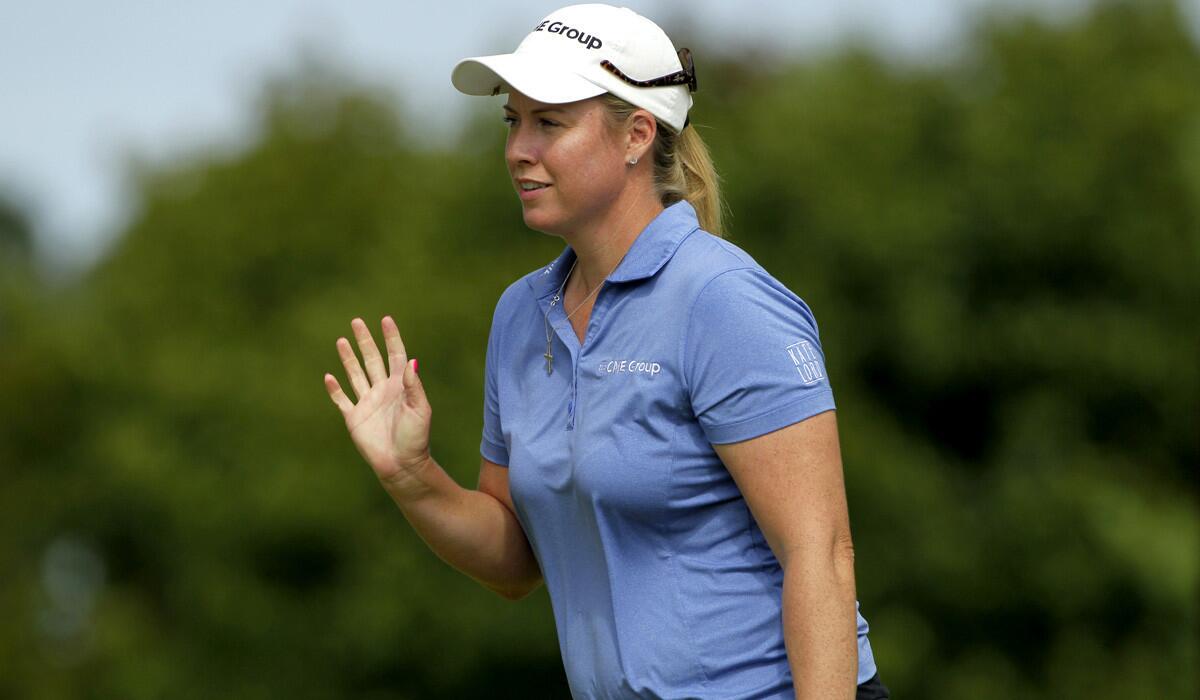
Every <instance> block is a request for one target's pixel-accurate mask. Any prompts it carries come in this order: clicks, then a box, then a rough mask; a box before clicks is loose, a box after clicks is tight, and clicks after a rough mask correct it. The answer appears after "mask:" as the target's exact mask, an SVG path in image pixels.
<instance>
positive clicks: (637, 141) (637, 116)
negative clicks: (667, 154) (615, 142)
mask: <svg viewBox="0 0 1200 700" xmlns="http://www.w3.org/2000/svg"><path fill="white" fill-rule="evenodd" d="M625 133H626V138H627V143H626V145H625V161H626V162H629V161H631V160H641V159H642V158H644V157H646V154H648V153H649V152H650V149H651V148H652V147H653V145H654V137H655V135H657V134H658V122H656V121H655V120H654V115H653V114H651V113H649V112H647V111H646V110H644V109H639V110H637V111H635V112H634V113H633V114H632V115H630V117H629V123H628V127H627V130H626V132H625Z"/></svg>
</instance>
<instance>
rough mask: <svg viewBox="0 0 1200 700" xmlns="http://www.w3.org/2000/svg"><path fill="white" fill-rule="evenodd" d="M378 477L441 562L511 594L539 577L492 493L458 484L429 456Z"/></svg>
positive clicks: (519, 532)
mask: <svg viewBox="0 0 1200 700" xmlns="http://www.w3.org/2000/svg"><path fill="white" fill-rule="evenodd" d="M380 483H381V484H382V485H383V487H384V490H385V491H387V492H388V495H390V496H391V497H392V500H393V501H394V502H395V503H396V505H397V506H398V507H399V508H400V512H402V513H403V514H404V517H405V518H406V519H408V522H409V523H410V524H411V525H412V527H413V529H414V530H416V531H417V534H418V535H419V536H420V537H421V539H422V540H424V541H425V543H426V544H427V545H429V548H430V549H432V550H433V552H434V553H435V554H437V555H438V557H440V558H441V559H442V560H443V561H445V562H446V563H447V564H449V565H451V566H453V567H454V568H456V569H458V570H459V571H461V572H463V573H464V574H466V575H467V576H470V577H471V578H473V579H475V580H476V581H478V582H479V583H481V584H483V585H484V586H486V587H488V588H490V589H492V590H493V591H496V592H497V593H499V594H500V595H502V596H504V597H506V598H510V599H514V600H515V599H517V598H520V597H522V596H524V595H526V594H527V593H529V592H530V591H532V590H533V589H535V588H536V587H537V585H538V583H540V581H541V570H540V569H539V567H538V564H537V559H535V558H534V556H533V552H532V551H531V550H530V548H529V541H528V540H527V539H526V537H525V531H524V530H523V529H522V528H521V524H520V522H518V521H517V518H516V516H515V515H513V513H512V511H510V510H509V509H508V507H507V506H506V505H504V504H503V503H501V502H500V501H499V500H497V499H496V498H495V497H493V496H491V495H489V494H487V493H484V492H482V491H477V490H473V489H467V488H463V487H462V486H460V485H459V484H458V483H457V482H455V481H454V479H453V478H451V477H450V475H449V474H447V473H446V471H445V470H444V469H442V467H441V466H440V465H438V463H437V462H436V461H434V460H433V459H432V458H430V459H429V460H428V461H427V462H426V464H425V465H424V466H423V467H422V468H421V469H420V470H419V471H416V472H415V473H413V474H411V475H410V476H408V477H406V478H405V479H403V480H399V481H393V482H382V481H381V482H380Z"/></svg>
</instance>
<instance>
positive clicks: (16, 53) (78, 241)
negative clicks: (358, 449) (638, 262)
mask: <svg viewBox="0 0 1200 700" xmlns="http://www.w3.org/2000/svg"><path fill="white" fill-rule="evenodd" d="M562 4H564V3H563V2H562V1H561V0H557V1H553V2H544V1H541V0H528V1H526V2H521V3H512V2H498V1H493V0H481V1H477V2H465V1H458V0H443V1H442V2H434V3H416V2H401V1H399V0H391V1H387V0H356V1H354V2H346V1H345V0H290V1H289V0H255V2H249V3H247V2H233V1H232V0H206V1H205V2H203V3H179V2H161V1H151V0H109V1H108V2H104V3H93V2H84V1H82V0H75V1H70V0H39V1H38V2H30V1H25V2H21V1H20V0H0V195H6V196H7V197H8V198H9V199H15V200H16V202H17V203H18V205H20V206H21V207H22V209H23V210H25V211H26V213H27V214H28V215H29V216H30V217H31V219H32V221H33V224H34V230H35V234H36V239H35V243H36V251H37V253H38V257H39V259H40V260H41V261H42V262H43V263H44V264H46V265H49V266H51V267H57V268H63V269H70V268H74V269H81V268H83V267H86V265H88V264H90V263H91V262H92V261H94V260H95V259H96V258H97V257H98V256H100V255H102V254H103V252H104V250H105V249H106V248H107V247H108V246H109V245H110V244H111V242H112V240H113V239H114V237H115V236H116V234H117V232H118V231H119V230H120V229H121V228H122V226H123V225H124V223H125V222H126V219H127V218H128V216H129V215H130V212H131V211H132V210H133V209H132V200H131V198H130V196H129V194H128V192H126V191H125V189H126V188H125V181H124V179H123V172H124V171H123V165H124V163H125V162H126V161H127V159H128V158H129V157H130V155H131V154H136V155H137V157H138V158H139V159H140V160H143V161H146V160H149V161H152V162H154V161H166V160H170V159H172V158H180V157H186V155H187V154H188V153H190V152H195V151H197V150H205V149H214V148H219V149H237V148H240V147H244V146H246V145H247V141H248V140H249V139H251V138H252V130H251V127H252V125H253V123H254V118H255V114H254V105H255V97H256V95H257V93H258V89H259V87H260V86H261V84H262V81H263V80H264V78H266V77H268V76H271V75H277V74H281V73H286V72H288V68H289V67H291V66H294V65H295V64H296V62H297V61H298V59H299V57H300V56H301V55H302V54H304V53H306V52H308V53H317V54H319V55H321V56H323V57H324V58H326V59H332V60H333V62H334V64H335V65H337V66H340V67H342V68H344V69H346V70H349V71H350V72H351V74H353V75H355V76H361V77H362V78H363V79H365V80H367V81H369V82H370V83H372V84H380V85H384V86H386V87H387V88H389V91H394V92H395V94H397V95H399V96H400V99H401V104H400V105H399V106H400V107H401V108H402V109H404V110H405V112H406V114H407V118H408V119H410V120H411V121H415V122H416V123H417V124H419V125H421V126H422V127H423V128H426V129H428V130H429V131H430V133H431V134H432V137H433V138H435V139H436V138H448V137H449V136H450V135H451V134H452V133H453V128H454V126H455V125H457V124H459V123H461V121H462V118H463V117H464V116H466V115H467V114H468V113H469V111H470V110H473V109H480V108H483V105H481V104H479V102H480V101H477V100H471V99H470V98H467V97H465V96H463V95H460V94H459V93H457V92H456V91H455V90H454V89H453V87H452V86H451V85H450V80H449V76H450V71H451V69H452V68H453V67H454V64H455V63H456V62H457V61H458V60H459V59H461V58H464V57H467V56H477V55H484V54H490V53H505V52H508V51H511V50H512V49H514V48H515V47H516V45H517V44H518V43H519V42H520V40H521V39H522V38H523V37H524V36H525V34H526V33H527V32H528V31H529V30H530V29H531V28H532V27H533V25H534V24H536V23H537V21H538V20H540V19H541V17H543V16H544V15H546V14H548V13H549V12H550V11H552V10H554V9H556V8H557V7H560V6H561V5H562ZM624 4H625V5H627V6H628V7H631V8H632V9H634V10H637V11H638V12H640V13H642V14H644V15H646V16H647V17H650V18H651V19H656V20H658V21H660V22H661V23H663V24H664V25H666V26H667V27H668V29H669V28H670V26H671V22H675V21H677V20H676V18H680V17H682V18H686V21H687V22H690V23H692V24H693V25H694V31H695V38H694V39H693V43H694V44H695V45H694V46H692V47H691V48H693V50H694V53H695V55H696V57H697V65H698V66H701V68H700V70H701V71H702V70H703V68H702V65H703V64H702V60H703V59H702V56H703V55H704V53H705V51H706V50H708V51H712V48H709V47H713V48H717V49H718V50H721V51H724V50H729V51H735V50H737V49H738V48H740V47H743V46H750V45H757V46H758V47H760V48H765V49H766V50H767V52H768V53H771V54H774V55H783V56H791V55H798V56H803V55H811V54H813V53H816V52H822V51H827V50H831V49H833V48H836V46H838V45H839V44H840V43H842V42H845V41H847V40H851V39H854V40H860V41H866V42H868V43H870V44H872V45H874V46H876V47H878V49H879V50H880V51H881V52H883V53H885V54H887V55H889V56H892V57H895V59H896V60H900V61H918V62H920V61H930V60H937V59H938V57H939V56H943V57H944V56H946V55H950V54H952V52H953V51H954V50H955V48H956V42H958V41H960V40H961V39H962V37H963V36H964V30H965V28H966V27H968V26H969V25H970V23H971V19H972V18H973V17H975V16H977V15H978V14H980V13H982V12H990V11H1001V12H1007V11H1013V10H1029V9H1033V10H1035V11H1038V12H1040V13H1042V14H1043V15H1046V16H1048V17H1051V18H1052V19H1065V18H1069V17H1070V16H1072V14H1074V13H1077V12H1079V11H1080V10H1081V9H1082V8H1084V7H1086V6H1087V0H791V1H790V2H785V1H781V0H774V1H766V0H741V1H740V2H728V1H726V2H717V1H715V0H689V2H687V3H680V2H667V1H664V0H645V1H639V0H628V1H627V2H625V3H624ZM1184 7H1185V9H1186V11H1187V12H1188V13H1189V17H1190V19H1191V21H1192V25H1193V27H1200V0H1184ZM1196 33H1197V35H1200V31H1197V32H1196Z"/></svg>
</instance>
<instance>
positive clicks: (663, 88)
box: [450, 4, 696, 131]
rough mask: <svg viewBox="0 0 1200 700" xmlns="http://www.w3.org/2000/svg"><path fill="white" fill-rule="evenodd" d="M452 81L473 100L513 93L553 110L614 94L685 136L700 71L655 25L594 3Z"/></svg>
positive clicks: (561, 13) (463, 64)
mask: <svg viewBox="0 0 1200 700" xmlns="http://www.w3.org/2000/svg"><path fill="white" fill-rule="evenodd" d="M685 64H686V65H685ZM450 81H451V82H453V83H454V87H456V88H458V90H459V91H460V92H464V93H466V94H468V95H498V94H500V93H504V92H508V91H509V89H510V88H511V89H513V90H516V91H518V92H521V93H523V94H525V95H528V96H529V97H531V98H533V99H534V100H537V101H538V102H546V103H550V104H561V103H564V102H575V101H576V100H584V99H587V98H589V97H595V96H597V95H602V94H604V93H606V92H610V93H612V94H614V95H616V96H617V97H620V98H621V99H623V100H625V101H626V102H629V103H630V104H632V105H635V106H637V107H641V108H643V109H645V110H646V111H648V112H650V113H651V114H653V115H654V116H655V117H657V118H658V119H659V120H661V121H662V122H664V123H666V124H669V125H670V126H671V127H672V128H674V129H675V130H676V131H681V130H683V127H684V126H685V125H686V124H687V121H688V110H689V109H691V107H692V95H691V93H692V91H694V90H695V89H696V70H695V67H694V66H693V65H692V60H691V52H690V51H688V50H687V49H682V50H680V51H678V52H676V51H675V46H674V45H673V44H672V43H671V40H670V39H669V38H668V37H667V35H666V33H665V32H663V30H662V29H660V28H659V26H658V25H657V24H655V23H654V22H651V21H650V20H648V19H646V18H645V17H643V16H641V15H639V14H638V13H636V12H634V11H633V10H630V9H628V8H625V7H613V6H612V5H600V4H589V5H571V6H570V7H564V8H562V9H559V10H555V11H554V12H552V13H550V14H549V15H548V16H547V17H546V18H545V19H544V20H542V21H541V22H539V23H538V25H537V26H536V27H534V28H533V31H532V32H530V33H529V35H528V36H526V37H525V39H524V40H523V41H522V42H521V44H520V46H518V47H517V50H516V51H513V52H512V53H506V54H498V55H495V56H477V57H475V58H465V59H463V60H461V61H459V62H458V65H456V66H454V72H453V73H451V75H450Z"/></svg>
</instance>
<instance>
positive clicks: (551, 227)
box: [521, 209, 563, 236]
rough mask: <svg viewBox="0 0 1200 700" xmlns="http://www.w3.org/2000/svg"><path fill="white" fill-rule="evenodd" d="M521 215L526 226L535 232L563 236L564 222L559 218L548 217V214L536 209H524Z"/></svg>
mask: <svg viewBox="0 0 1200 700" xmlns="http://www.w3.org/2000/svg"><path fill="white" fill-rule="evenodd" d="M521 215H522V217H523V218H524V219H525V225H526V226H528V227H529V228H531V229H533V230H534V231H539V232H541V233H545V234H547V235H550V236H561V235H562V234H563V231H562V223H563V222H562V220H561V218H559V217H555V216H548V215H547V214H546V212H541V211H538V210H536V209H533V210H530V209H524V210H523V211H522V212H521Z"/></svg>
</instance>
